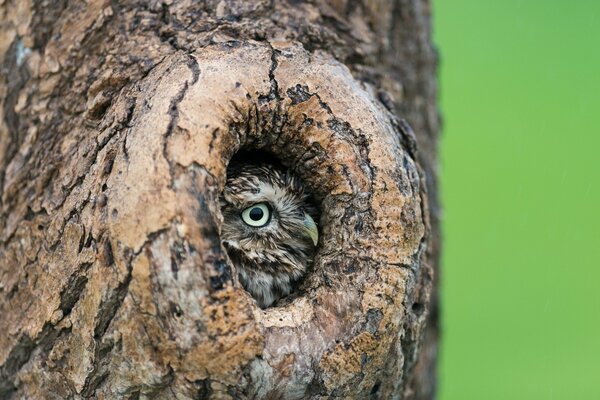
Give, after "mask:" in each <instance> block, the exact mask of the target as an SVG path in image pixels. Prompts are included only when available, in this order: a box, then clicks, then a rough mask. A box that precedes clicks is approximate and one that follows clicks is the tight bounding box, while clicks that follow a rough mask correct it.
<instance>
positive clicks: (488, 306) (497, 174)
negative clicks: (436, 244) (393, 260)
mask: <svg viewBox="0 0 600 400" xmlns="http://www.w3.org/2000/svg"><path fill="white" fill-rule="evenodd" d="M433 6H434V8H433V10H434V21H435V23H434V37H435V42H436V44H437V46H438V49H439V51H440V56H441V64H440V68H441V69H440V95H441V109H442V115H443V120H444V128H443V138H442V166H441V180H442V193H443V196H442V197H443V205H444V226H443V232H444V249H443V252H444V254H443V267H442V268H443V271H442V276H441V279H442V307H443V341H442V352H441V364H440V393H439V399H440V400H454V399H460V400H468V399H486V400H492V399H502V400H506V399H528V400H535V399H545V400H551V399H600V165H599V164H600V162H599V160H600V154H599V152H600V129H599V125H600V1H598V0H587V1H586V0H572V1H567V0H529V1H526V0H505V1H481V0H434V5H433Z"/></svg>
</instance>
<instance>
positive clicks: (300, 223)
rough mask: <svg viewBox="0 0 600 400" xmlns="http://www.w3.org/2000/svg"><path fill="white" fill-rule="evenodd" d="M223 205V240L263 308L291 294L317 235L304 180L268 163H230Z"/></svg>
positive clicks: (247, 284) (253, 295) (310, 253)
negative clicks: (302, 181) (301, 180)
mask: <svg viewBox="0 0 600 400" xmlns="http://www.w3.org/2000/svg"><path fill="white" fill-rule="evenodd" d="M221 211H222V213H223V231H222V240H223V245H224V246H225V248H226V249H227V253H228V254H229V258H230V259H231V261H232V262H233V264H234V265H235V267H236V270H237V272H238V276H239V278H240V281H241V283H242V285H243V286H244V288H245V289H246V290H247V291H248V292H250V294H251V295H252V297H254V298H255V299H256V301H257V302H258V304H259V306H260V307H262V308H265V307H269V306H270V305H271V304H273V303H274V302H275V301H277V300H278V299H280V298H282V297H284V296H286V295H288V294H289V293H290V292H291V290H292V287H293V285H294V284H295V283H296V282H297V281H298V280H299V279H300V278H301V277H302V276H303V275H304V273H305V271H306V269H307V267H308V266H309V265H310V264H311V263H312V260H313V256H314V252H315V248H316V245H317V241H318V237H319V233H318V230H317V225H316V224H315V221H314V219H313V217H314V218H316V215H315V209H314V207H313V206H311V205H310V204H309V196H308V194H307V193H306V192H305V190H304V188H303V186H302V183H301V182H300V180H299V179H298V178H297V177H295V176H294V175H292V174H291V173H290V172H289V171H282V170H279V169H277V168H275V167H274V166H272V165H269V164H257V165H254V164H241V163H231V164H230V166H229V168H228V169H227V183H226V185H225V189H224V190H223V194H222V196H221Z"/></svg>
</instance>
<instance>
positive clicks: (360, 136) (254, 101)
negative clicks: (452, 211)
mask: <svg viewBox="0 0 600 400" xmlns="http://www.w3.org/2000/svg"><path fill="white" fill-rule="evenodd" d="M429 14H430V10H429V3H428V1H427V0H395V1H387V0H385V1H384V0H379V1H377V0H362V1H350V0H336V1H319V0H315V1H306V2H301V1H292V0H289V1H280V0H275V1H271V0H269V1H267V0H256V1H242V0H222V1H209V0H207V1H188V0H170V1H127V2H115V1H109V0H89V1H86V2H83V1H68V2H67V1H58V2H45V1H32V0H31V1H30V0H5V1H0V69H1V71H2V75H1V76H0V106H1V107H0V315H2V318H1V319H0V332H1V333H2V334H1V335H0V398H27V399H49V398H60V399H69V398H98V399H113V398H131V399H134V398H164V399H174V398H178V399H187V398H190V399H191V398H201V399H204V398H214V399H226V398H235V399H238V398H240V399H243V398H248V399H261V398H265V399H268V398H272V399H275V398H285V399H304V398H329V397H342V398H381V399H387V398H397V399H431V398H433V396H434V390H435V359H436V353H437V334H438V330H437V296H436V285H435V284H434V280H433V277H434V271H435V270H436V268H437V264H438V253H439V250H438V249H439V234H438V232H439V228H438V201H437V187H436V173H435V171H436V165H437V133H438V116H437V110H436V81H435V53H434V51H433V49H432V45H431V43H430V25H429V24H430V15H429ZM411 127H412V128H411ZM240 150H260V151H267V152H269V153H271V154H273V155H275V156H276V157H277V158H278V159H279V160H280V161H281V162H282V163H283V164H284V165H285V166H286V167H288V168H291V169H293V170H294V171H295V172H296V173H298V174H299V175H300V176H301V177H302V179H303V180H304V181H305V184H306V185H308V186H310V188H311V190H312V191H313V192H314V194H315V197H316V200H317V201H318V203H319V208H320V211H321V220H320V221H319V224H320V227H321V238H322V241H321V243H320V248H319V251H318V254H317V257H316V260H315V265H314V266H313V268H312V269H311V271H310V272H309V274H308V275H307V277H306V279H305V280H304V281H303V282H302V284H301V286H300V287H299V288H298V290H297V291H296V292H295V293H294V295H292V296H291V297H290V298H288V299H287V300H286V301H285V302H284V303H285V304H283V305H280V306H278V307H272V308H269V309H267V310H261V309H260V308H258V307H257V306H256V303H255V302H254V301H253V299H252V298H251V297H250V296H249V295H248V294H247V293H246V292H245V291H244V290H243V288H242V287H241V286H240V284H239V282H238V280H237V277H236V272H235V269H234V268H233V267H232V266H231V265H230V263H229V260H228V258H227V254H226V252H225V251H224V249H223V247H222V246H221V243H220V239H219V232H220V224H221V215H220V210H219V208H218V207H219V206H218V204H219V203H218V198H219V193H220V192H221V190H222V188H223V184H224V178H225V169H226V166H227V163H228V161H229V160H230V159H231V157H233V156H234V155H235V153H236V152H238V151H240Z"/></svg>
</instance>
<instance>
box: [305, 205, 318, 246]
mask: <svg viewBox="0 0 600 400" xmlns="http://www.w3.org/2000/svg"><path fill="white" fill-rule="evenodd" d="M304 228H305V229H306V233H308V236H310V238H311V239H312V241H313V243H314V244H315V246H316V245H317V243H318V242H319V230H318V229H317V224H315V220H314V219H312V217H311V216H310V215H308V214H306V213H305V214H304Z"/></svg>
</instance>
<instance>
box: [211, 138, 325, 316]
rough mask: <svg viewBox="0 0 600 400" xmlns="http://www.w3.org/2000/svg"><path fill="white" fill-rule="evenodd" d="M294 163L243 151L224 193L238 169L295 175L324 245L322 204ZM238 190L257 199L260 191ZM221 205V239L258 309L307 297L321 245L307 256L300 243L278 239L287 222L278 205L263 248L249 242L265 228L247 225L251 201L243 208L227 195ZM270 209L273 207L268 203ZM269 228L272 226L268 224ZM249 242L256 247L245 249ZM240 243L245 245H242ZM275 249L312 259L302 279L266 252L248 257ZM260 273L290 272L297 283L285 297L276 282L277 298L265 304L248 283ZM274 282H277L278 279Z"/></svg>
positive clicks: (231, 168)
mask: <svg viewBox="0 0 600 400" xmlns="http://www.w3.org/2000/svg"><path fill="white" fill-rule="evenodd" d="M293 161H294V160H291V159H290V160H282V159H280V158H279V157H278V156H277V155H276V154H274V153H272V152H269V151H265V150H257V149H241V150H239V151H238V152H237V153H236V154H234V155H233V157H232V158H231V160H230V161H229V165H228V168H227V174H228V180H227V183H226V188H225V190H224V191H228V189H230V187H229V185H232V184H233V182H232V177H233V176H239V169H240V168H243V167H244V166H267V167H268V168H272V169H273V170H278V171H281V172H285V173H287V174H291V175H293V176H294V177H295V180H294V181H296V182H300V185H301V186H302V187H303V189H304V192H305V193H306V194H307V195H308V196H307V198H305V199H304V200H303V203H302V205H303V206H305V208H303V210H305V211H306V213H308V214H309V215H310V216H311V218H312V219H313V220H314V222H315V223H316V225H317V227H318V233H319V239H318V243H321V241H322V239H321V234H322V232H323V229H322V226H321V223H320V216H321V210H320V204H319V203H318V202H317V201H315V197H314V196H313V195H312V189H311V187H310V186H308V184H307V182H306V181H304V180H302V179H301V177H300V175H299V174H297V173H295V172H294V171H293V170H292V169H291V168H289V167H290V166H291V165H294V162H293ZM260 179H261V180H262V179H264V177H261V178H260ZM267 183H268V182H267ZM249 186H251V185H249ZM238 189H240V190H241V191H242V192H243V191H245V190H247V191H248V192H247V193H248V197H249V198H252V196H256V195H257V194H258V193H259V191H258V190H257V189H247V187H244V189H241V186H240V187H237V186H236V187H235V190H236V191H237V190H238ZM292 189H293V188H291V187H290V191H292ZM240 197H242V194H240ZM236 200H239V199H236ZM220 203H221V213H222V214H223V220H224V222H223V224H224V226H223V229H222V230H221V232H222V235H221V236H222V237H221V239H222V242H223V245H224V247H225V249H226V250H227V253H228V255H229V259H230V260H231V262H232V264H233V265H234V269H235V270H236V271H237V274H238V278H239V281H240V283H241V284H242V286H243V287H244V289H245V290H246V291H247V292H248V293H249V294H250V295H251V296H252V297H253V298H254V299H255V300H256V301H257V303H258V304H259V306H261V307H262V308H267V307H279V306H284V305H286V304H288V303H290V302H291V301H293V299H295V298H297V297H300V296H302V295H303V294H304V289H303V283H304V282H305V280H306V278H307V276H308V275H309V274H311V273H312V271H313V264H314V259H315V257H316V254H317V252H318V249H319V244H317V246H314V248H313V249H312V251H311V252H310V255H304V254H303V252H304V250H303V249H302V248H301V247H302V245H301V244H298V242H294V241H291V242H287V240H283V239H282V237H285V235H281V237H278V236H277V229H283V228H282V227H281V226H280V225H281V224H282V223H283V222H285V220H284V219H283V216H281V215H279V214H278V211H277V207H276V206H277V205H275V207H274V211H272V212H273V215H274V216H275V217H276V218H279V219H277V225H273V226H271V227H270V228H269V227H267V228H266V229H272V230H271V231H269V235H265V236H262V237H261V238H262V240H267V241H268V240H271V241H272V242H271V243H269V245H263V244H261V243H260V241H259V240H256V241H252V240H248V239H249V238H252V237H254V236H253V235H256V237H258V236H259V234H258V233H256V230H259V229H264V228H263V227H252V226H251V225H248V224H247V223H245V222H244V221H243V219H242V217H243V216H242V214H243V211H244V206H245V207H250V206H252V205H253V204H252V201H249V202H246V203H243V204H244V206H242V205H241V204H242V203H240V204H235V205H234V204H233V203H231V202H229V201H227V200H226V199H225V196H224V194H222V195H221V202H220ZM269 206H272V205H270V204H269ZM303 210H300V209H298V213H297V215H295V217H296V218H300V216H301V215H303ZM251 212H252V210H250V211H249V212H248V214H247V215H246V216H247V217H248V218H249V219H252V220H257V219H260V218H258V216H254V215H252V214H251ZM261 217H262V216H261ZM290 218H291V217H290ZM250 222H251V221H250ZM267 225H269V223H268V224H267ZM262 232H266V231H262ZM302 239H303V241H302V243H307V242H308V241H309V240H312V239H310V238H309V239H307V238H306V237H304V238H302ZM249 242H253V244H252V245H253V246H254V247H252V248H251V249H250V248H248V247H246V248H245V247H244V246H249ZM241 243H243V244H242V245H240V244H241ZM310 243H312V242H310ZM263 246H264V247H263ZM274 247H277V249H278V250H279V251H281V254H282V257H281V259H282V260H283V259H286V258H287V259H290V258H291V259H306V260H309V261H308V262H307V264H306V265H305V266H303V268H304V272H303V273H301V274H300V275H299V276H294V274H296V272H295V271H291V270H290V271H288V266H287V265H285V264H284V263H283V262H278V261H277V259H276V258H275V260H276V261H273V259H274V258H273V256H272V253H270V254H268V255H267V253H265V256H264V257H260V256H259V257H254V258H253V259H251V260H250V259H249V258H248V253H249V252H250V251H252V252H253V253H254V254H255V255H256V254H258V255H260V253H261V251H262V250H263V249H264V250H272V249H273V248H274ZM286 256H289V257H286ZM303 257H305V258H303ZM298 269H301V268H298ZM257 271H259V272H260V273H262V274H267V275H269V276H273V277H275V276H276V275H277V274H281V273H288V274H289V276H290V277H292V280H293V281H294V283H293V285H292V287H291V288H290V290H291V291H290V292H289V293H287V294H286V293H285V289H282V288H281V287H279V286H278V285H277V284H276V283H274V285H273V286H272V292H273V293H272V294H273V296H274V297H275V300H274V301H273V302H272V303H270V304H265V298H264V297H265V296H261V295H260V294H257V293H256V292H257V290H256V288H254V289H253V288H252V282H249V281H251V280H252V279H253V278H252V276H253V275H256V272H257ZM273 279H274V280H275V278H273Z"/></svg>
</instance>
